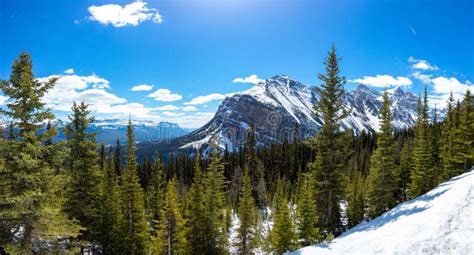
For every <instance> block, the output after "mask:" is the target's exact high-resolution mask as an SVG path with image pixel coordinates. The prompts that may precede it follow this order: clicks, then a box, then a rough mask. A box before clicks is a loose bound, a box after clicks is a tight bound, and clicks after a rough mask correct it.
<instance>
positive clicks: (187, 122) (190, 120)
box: [166, 112, 215, 128]
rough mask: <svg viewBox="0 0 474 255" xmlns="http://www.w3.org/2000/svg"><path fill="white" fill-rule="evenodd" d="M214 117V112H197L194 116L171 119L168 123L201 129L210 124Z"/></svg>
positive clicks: (168, 119)
mask: <svg viewBox="0 0 474 255" xmlns="http://www.w3.org/2000/svg"><path fill="white" fill-rule="evenodd" d="M214 115H215V113H213V112H196V113H193V114H192V115H184V116H179V117H169V118H167V119H166V121H169V122H173V123H176V124H178V125H180V126H181V127H184V128H199V127H202V126H203V125H204V124H206V123H207V122H209V121H210V120H211V119H212V117H214Z"/></svg>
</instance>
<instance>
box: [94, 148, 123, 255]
mask: <svg viewBox="0 0 474 255" xmlns="http://www.w3.org/2000/svg"><path fill="white" fill-rule="evenodd" d="M103 167H105V171H104V172H105V173H106V175H105V180H104V181H103V182H102V183H101V190H102V199H101V201H102V204H101V206H100V209H101V213H100V216H101V219H100V224H101V227H100V229H99V231H98V232H99V243H100V244H101V245H102V252H103V253H104V254H118V253H120V251H121V250H122V245H123V240H124V237H123V236H124V235H123V233H122V230H123V227H124V226H123V224H124V218H123V214H122V210H121V204H120V187H119V185H118V180H117V176H116V174H115V162H114V155H113V151H112V147H111V148H110V153H109V161H108V164H107V165H105V164H104V166H103Z"/></svg>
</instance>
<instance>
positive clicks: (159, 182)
mask: <svg viewBox="0 0 474 255" xmlns="http://www.w3.org/2000/svg"><path fill="white" fill-rule="evenodd" d="M163 171H164V169H163V163H162V162H161V159H160V158H159V157H158V155H155V157H154V161H153V164H152V165H151V176H150V183H149V185H148V186H147V191H146V210H147V215H148V218H149V221H150V222H158V220H159V219H160V213H161V212H160V210H161V208H162V206H163V200H164V194H163V193H164V192H163V188H164V184H165V183H166V181H165V179H164V177H163Z"/></svg>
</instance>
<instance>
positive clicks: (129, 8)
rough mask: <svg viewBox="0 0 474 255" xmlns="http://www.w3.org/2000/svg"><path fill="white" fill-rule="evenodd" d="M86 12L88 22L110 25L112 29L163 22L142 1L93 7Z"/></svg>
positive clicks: (155, 12) (160, 17)
mask: <svg viewBox="0 0 474 255" xmlns="http://www.w3.org/2000/svg"><path fill="white" fill-rule="evenodd" d="M88 10H89V13H90V16H89V19H90V20H93V21H97V22H99V23H101V24H104V25H109V24H110V25H112V26H114V27H124V26H137V25H138V24H140V23H141V22H143V21H147V20H151V21H153V22H154V23H161V22H163V17H162V16H161V15H160V13H159V12H158V10H156V9H154V8H148V7H147V3H146V2H142V1H135V2H133V3H131V4H127V5H125V6H121V5H118V4H106V5H100V6H95V5H93V6H90V7H89V8H88Z"/></svg>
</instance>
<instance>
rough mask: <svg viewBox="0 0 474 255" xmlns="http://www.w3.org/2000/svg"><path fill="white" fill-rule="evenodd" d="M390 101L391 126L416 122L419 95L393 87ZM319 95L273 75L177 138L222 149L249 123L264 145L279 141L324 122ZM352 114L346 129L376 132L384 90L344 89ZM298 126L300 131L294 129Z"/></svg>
mask: <svg viewBox="0 0 474 255" xmlns="http://www.w3.org/2000/svg"><path fill="white" fill-rule="evenodd" d="M389 93H390V100H391V101H392V113H393V127H394V128H395V129H401V128H406V127H410V126H412V125H414V124H415V119H416V110H417V97H416V96H415V95H413V94H412V93H410V92H405V91H403V90H402V89H400V88H397V89H394V90H391V91H389ZM318 100H319V94H318V92H317V90H316V88H315V87H312V86H308V85H304V84H302V83H300V82H298V81H295V80H293V79H291V78H290V77H288V76H282V75H279V76H274V77H272V78H269V79H267V80H265V81H264V82H261V83H259V84H257V85H255V86H254V87H253V88H251V89H249V90H247V91H244V92H241V93H238V94H235V95H233V96H232V97H228V98H226V99H225V100H224V101H223V102H222V104H221V105H220V106H219V108H218V110H217V112H216V114H215V116H214V118H213V119H212V120H211V121H210V122H209V123H207V124H206V125H205V126H203V127H202V128H200V129H197V130H195V131H194V132H191V133H190V134H188V135H185V136H183V137H181V138H180V139H179V141H175V142H174V146H177V147H178V148H180V149H192V148H196V147H199V146H201V145H203V144H205V143H207V142H209V141H210V140H211V139H212V140H215V141H216V142H217V143H218V145H219V146H220V147H221V148H225V147H227V148H228V149H229V150H232V149H234V148H238V147H240V146H241V145H242V144H243V143H244V141H245V137H246V133H247V132H248V129H249V127H250V125H251V124H252V123H253V124H255V125H256V127H257V140H258V142H259V143H260V144H269V143H272V142H280V141H282V140H283V139H289V138H291V137H294V135H295V134H296V133H298V134H300V136H301V138H304V137H308V136H312V135H314V134H315V133H316V132H317V131H318V130H319V129H320V128H321V125H322V120H321V118H320V117H318V116H317V115H316V114H315V111H314V109H313V105H314V104H315V103H317V102H318ZM344 100H345V102H346V108H347V109H348V110H350V114H349V116H348V117H347V118H345V119H344V120H343V121H342V123H341V128H343V129H353V130H354V131H355V132H356V133H359V132H362V131H363V130H365V131H371V132H373V131H378V130H379V121H378V114H379V110H380V107H381V106H382V102H381V100H382V93H381V92H380V91H377V90H374V89H371V88H369V87H366V86H364V85H359V86H358V87H357V88H356V89H355V90H353V91H350V92H348V93H346V95H345V98H344ZM297 130H299V132H296V131H297Z"/></svg>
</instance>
